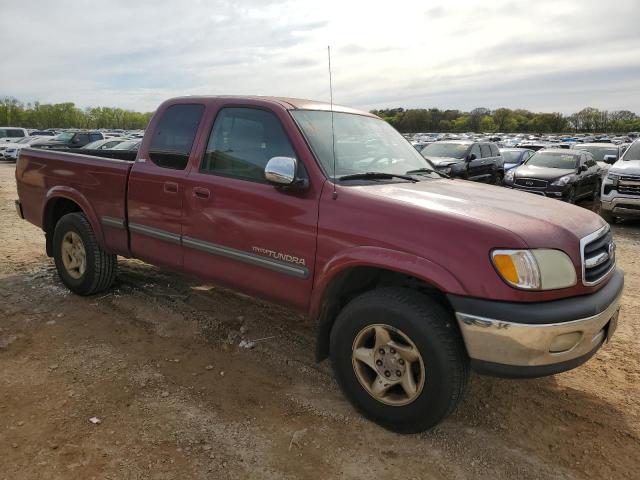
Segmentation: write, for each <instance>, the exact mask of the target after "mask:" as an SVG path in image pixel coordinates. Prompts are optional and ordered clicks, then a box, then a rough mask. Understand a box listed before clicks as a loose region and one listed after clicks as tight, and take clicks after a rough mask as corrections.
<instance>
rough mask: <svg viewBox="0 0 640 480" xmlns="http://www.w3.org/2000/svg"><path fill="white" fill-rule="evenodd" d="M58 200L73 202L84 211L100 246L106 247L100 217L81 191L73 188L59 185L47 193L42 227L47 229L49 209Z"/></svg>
mask: <svg viewBox="0 0 640 480" xmlns="http://www.w3.org/2000/svg"><path fill="white" fill-rule="evenodd" d="M58 198H66V199H67V200H71V201H72V202H75V203H76V204H77V205H78V206H79V207H80V208H81V209H82V212H83V213H84V214H85V215H86V217H87V220H89V223H90V224H91V228H93V232H94V234H95V236H96V239H97V240H98V243H99V244H100V246H102V247H104V244H105V243H104V233H103V231H102V225H101V224H100V221H99V219H98V215H97V214H96V212H95V210H94V209H93V207H92V206H91V203H89V201H88V200H87V198H86V197H85V196H84V195H83V194H82V193H81V192H80V191H78V190H76V189H75V188H72V187H68V186H64V185H57V186H55V187H52V188H50V189H49V190H48V191H47V194H46V196H45V201H44V202H43V203H44V208H43V210H42V227H43V228H45V226H46V222H47V215H48V214H49V209H50V207H51V205H52V204H53V202H54V201H55V200H56V199H58Z"/></svg>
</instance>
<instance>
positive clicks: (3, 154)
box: [0, 136, 47, 161]
mask: <svg viewBox="0 0 640 480" xmlns="http://www.w3.org/2000/svg"><path fill="white" fill-rule="evenodd" d="M46 141H47V138H46V137H40V136H31V137H23V138H21V139H19V140H18V141H16V142H14V143H3V144H0V159H3V160H12V161H16V159H17V158H18V154H19V153H20V150H22V149H23V148H25V147H34V146H36V145H37V144H38V143H42V142H46Z"/></svg>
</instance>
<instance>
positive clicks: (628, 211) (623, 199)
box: [600, 195, 640, 217]
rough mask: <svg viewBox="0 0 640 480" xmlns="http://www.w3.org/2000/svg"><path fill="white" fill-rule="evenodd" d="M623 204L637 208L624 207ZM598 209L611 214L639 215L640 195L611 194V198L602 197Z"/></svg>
mask: <svg viewBox="0 0 640 480" xmlns="http://www.w3.org/2000/svg"><path fill="white" fill-rule="evenodd" d="M625 205H628V206H633V207H637V209H636V208H626V207H625ZM600 209H601V210H604V211H607V212H611V213H613V214H618V215H623V216H634V217H640V197H637V196H632V195H625V196H615V197H613V196H612V197H611V198H604V197H603V198H602V200H601V204H600Z"/></svg>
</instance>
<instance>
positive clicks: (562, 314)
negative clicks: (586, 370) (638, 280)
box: [448, 269, 624, 378]
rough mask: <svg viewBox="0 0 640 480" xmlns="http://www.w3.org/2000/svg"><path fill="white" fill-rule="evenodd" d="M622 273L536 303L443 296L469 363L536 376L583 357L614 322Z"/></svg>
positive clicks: (576, 362)
mask: <svg viewBox="0 0 640 480" xmlns="http://www.w3.org/2000/svg"><path fill="white" fill-rule="evenodd" d="M623 288H624V273H623V272H622V270H620V269H616V270H615V272H614V274H613V275H612V276H611V277H610V278H609V281H608V282H607V284H606V285H605V286H603V287H602V288H601V289H600V290H598V291H597V292H596V293H593V294H591V295H586V296H581V297H573V298H567V299H562V300H553V301H550V302H539V303H510V302H496V301H491V300H481V299H477V298H471V297H463V296H458V295H448V298H449V301H450V302H451V305H452V306H453V308H454V310H455V312H456V318H457V320H458V325H459V326H460V331H461V332H462V337H463V339H464V343H465V345H466V347H467V352H468V354H469V356H470V357H471V366H472V368H473V369H474V370H476V371H477V372H478V373H483V374H487V375H494V376H499V377H513V378H526V377H542V376H546V375H554V374H556V373H560V372H564V371H566V370H570V369H572V368H575V367H577V366H578V365H581V364H582V363H584V362H586V361H587V360H588V359H589V358H591V356H592V355H593V354H595V353H596V351H597V350H598V349H599V348H600V347H601V346H602V345H603V344H604V343H605V342H607V341H608V340H609V339H610V338H611V335H613V332H614V330H615V328H616V326H617V321H618V312H619V309H620V298H621V296H622V291H623Z"/></svg>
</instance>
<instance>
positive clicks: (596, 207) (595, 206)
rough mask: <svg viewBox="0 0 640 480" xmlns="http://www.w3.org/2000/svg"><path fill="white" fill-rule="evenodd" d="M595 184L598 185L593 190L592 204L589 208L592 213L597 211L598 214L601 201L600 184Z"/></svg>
mask: <svg viewBox="0 0 640 480" xmlns="http://www.w3.org/2000/svg"><path fill="white" fill-rule="evenodd" d="M597 186H598V189H597V190H595V191H594V192H593V197H592V198H593V204H592V207H591V210H592V211H593V212H594V213H598V214H599V213H600V204H601V201H600V184H598V185H597Z"/></svg>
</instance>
